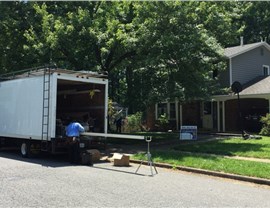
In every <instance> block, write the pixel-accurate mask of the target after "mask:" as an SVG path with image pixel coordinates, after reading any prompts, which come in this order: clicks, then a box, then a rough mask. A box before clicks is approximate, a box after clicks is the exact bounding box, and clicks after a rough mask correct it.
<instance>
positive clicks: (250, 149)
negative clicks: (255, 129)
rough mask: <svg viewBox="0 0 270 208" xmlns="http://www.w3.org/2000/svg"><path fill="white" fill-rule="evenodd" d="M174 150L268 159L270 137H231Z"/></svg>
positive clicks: (182, 146) (179, 146) (177, 147)
mask: <svg viewBox="0 0 270 208" xmlns="http://www.w3.org/2000/svg"><path fill="white" fill-rule="evenodd" d="M174 150H178V151H186V152H199V153H209V154H217V155H228V156H243V157H256V158H267V159H270V137H263V138H262V139H248V140H243V139H241V138H232V139H225V140H216V141H209V142H203V143H193V144H187V145H183V144H180V145H178V146H176V147H174Z"/></svg>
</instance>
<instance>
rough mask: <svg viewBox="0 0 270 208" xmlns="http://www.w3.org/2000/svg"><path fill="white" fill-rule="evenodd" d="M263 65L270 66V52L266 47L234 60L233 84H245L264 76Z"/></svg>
mask: <svg viewBox="0 0 270 208" xmlns="http://www.w3.org/2000/svg"><path fill="white" fill-rule="evenodd" d="M261 50H263V55H262V51H261ZM263 65H270V52H269V51H268V50H267V49H266V48H265V47H264V46H261V47H258V48H255V49H254V50H251V51H249V52H246V53H244V54H241V55H239V56H236V57H234V58H232V83H233V82H235V81H238V82H240V83H241V84H245V83H247V82H249V81H250V80H252V79H254V78H256V77H258V76H262V75H263V71H262V66H263ZM232 83H231V84H232Z"/></svg>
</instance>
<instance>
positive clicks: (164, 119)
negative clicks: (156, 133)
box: [157, 113, 169, 131]
mask: <svg viewBox="0 0 270 208" xmlns="http://www.w3.org/2000/svg"><path fill="white" fill-rule="evenodd" d="M157 121H158V124H157V125H158V127H159V130H161V131H166V130H167V128H168V124H169V119H168V116H167V114H166V113H164V114H162V115H160V116H159V118H158V120H157Z"/></svg>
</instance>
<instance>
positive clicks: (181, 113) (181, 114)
mask: <svg viewBox="0 0 270 208" xmlns="http://www.w3.org/2000/svg"><path fill="white" fill-rule="evenodd" d="M179 108H180V126H182V125H183V106H182V105H180V107H179Z"/></svg>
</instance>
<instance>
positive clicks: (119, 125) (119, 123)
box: [116, 116, 123, 133]
mask: <svg viewBox="0 0 270 208" xmlns="http://www.w3.org/2000/svg"><path fill="white" fill-rule="evenodd" d="M122 120H123V117H122V116H120V118H118V119H117V120H116V132H118V133H121V132H122Z"/></svg>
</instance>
